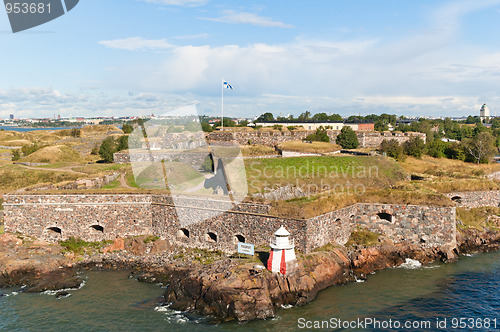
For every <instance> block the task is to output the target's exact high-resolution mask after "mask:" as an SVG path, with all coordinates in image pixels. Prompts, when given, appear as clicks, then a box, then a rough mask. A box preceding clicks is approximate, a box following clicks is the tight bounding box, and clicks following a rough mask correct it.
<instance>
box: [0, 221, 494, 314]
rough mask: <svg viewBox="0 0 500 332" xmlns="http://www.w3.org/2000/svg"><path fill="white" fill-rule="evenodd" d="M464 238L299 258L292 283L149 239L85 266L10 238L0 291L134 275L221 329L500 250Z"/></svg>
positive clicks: (254, 265) (4, 238)
mask: <svg viewBox="0 0 500 332" xmlns="http://www.w3.org/2000/svg"><path fill="white" fill-rule="evenodd" d="M457 234H458V235H457V243H458V248H457V249H455V250H450V251H442V250H439V249H426V248H422V247H419V246H414V245H408V244H392V243H383V244H380V245H377V246H373V247H368V248H357V249H354V250H351V251H348V250H347V249H346V248H344V247H334V246H328V247H326V248H322V249H321V250H319V251H316V252H313V253H310V254H298V269H297V272H296V273H294V274H291V275H289V276H286V277H284V276H282V275H278V274H272V273H270V272H269V271H267V270H266V269H263V268H262V266H261V265H262V262H260V261H259V262H258V261H249V260H246V261H245V260H242V259H237V258H227V257H223V256H221V257H220V258H219V259H216V260H214V261H213V262H211V261H210V262H201V263H197V264H193V263H192V262H189V263H188V262H182V261H179V260H176V259H175V257H173V253H174V252H175V250H173V249H171V248H170V247H169V246H168V244H167V243H164V241H163V240H159V241H158V242H157V243H150V244H146V243H145V241H142V240H141V239H139V240H138V239H133V240H128V243H127V240H123V239H117V240H116V241H115V243H114V244H113V245H111V246H110V247H109V248H107V249H105V250H104V251H105V252H107V253H103V254H97V255H92V256H89V257H85V258H82V257H77V256H75V255H73V254H69V253H67V252H66V253H65V252H64V251H63V249H62V248H61V247H60V246H58V245H49V244H46V243H43V242H39V241H28V240H27V239H25V238H23V237H20V236H15V235H11V234H3V235H0V287H2V288H5V287H11V286H23V289H22V291H24V292H43V291H47V290H54V291H55V290H61V289H74V288H78V287H80V285H81V282H82V281H81V280H80V279H79V278H78V275H77V272H78V271H79V270H81V269H103V270H105V269H127V270H131V271H133V274H134V275H135V276H136V278H137V279H138V280H140V281H145V282H155V283H163V284H165V285H168V287H167V289H166V292H165V294H164V296H163V299H162V300H161V301H162V302H163V303H162V304H163V305H169V306H170V308H172V309H175V310H181V311H196V312H198V313H201V314H203V315H211V316H213V317H215V318H216V319H217V320H218V321H229V320H235V319H236V320H238V321H249V320H254V319H266V318H271V317H274V316H275V314H276V308H277V307H280V306H284V305H303V304H306V303H309V302H311V301H312V300H314V299H315V298H316V295H317V294H318V292H319V291H321V290H323V289H325V288H327V287H330V286H332V285H337V284H345V283H347V282H352V281H355V280H357V279H364V278H366V276H367V275H368V274H370V273H373V272H375V271H377V270H381V269H385V268H390V267H395V266H399V265H401V264H402V263H404V262H405V261H406V259H414V260H418V261H419V262H420V263H422V264H428V263H431V262H434V261H436V260H442V261H445V262H453V261H455V260H457V259H458V255H459V254H469V253H476V252H488V251H493V250H498V249H499V247H500V232H496V231H491V230H490V231H484V232H480V231H477V230H474V229H466V230H461V231H460V232H457ZM162 241H163V242H162ZM265 259H266V258H265V257H263V258H261V260H262V261H263V262H265Z"/></svg>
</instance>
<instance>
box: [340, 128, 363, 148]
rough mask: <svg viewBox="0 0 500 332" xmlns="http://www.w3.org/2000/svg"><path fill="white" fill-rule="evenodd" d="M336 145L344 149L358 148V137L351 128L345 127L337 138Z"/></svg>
mask: <svg viewBox="0 0 500 332" xmlns="http://www.w3.org/2000/svg"><path fill="white" fill-rule="evenodd" d="M337 144H339V145H341V146H342V147H343V148H344V149H356V148H357V147H358V146H359V141H358V136H357V135H356V133H355V132H354V130H352V128H351V127H349V126H345V127H343V128H342V130H341V131H340V134H339V135H338V136H337Z"/></svg>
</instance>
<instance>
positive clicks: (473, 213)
mask: <svg viewBox="0 0 500 332" xmlns="http://www.w3.org/2000/svg"><path fill="white" fill-rule="evenodd" d="M491 215H497V216H498V215H500V208H494V207H480V208H473V209H467V208H457V219H458V220H460V222H461V223H462V224H461V225H459V227H460V228H475V229H478V230H479V231H483V230H484V228H485V227H488V228H493V229H496V228H495V227H494V225H492V224H489V223H488V222H487V221H488V217H489V216H491ZM497 230H498V229H497Z"/></svg>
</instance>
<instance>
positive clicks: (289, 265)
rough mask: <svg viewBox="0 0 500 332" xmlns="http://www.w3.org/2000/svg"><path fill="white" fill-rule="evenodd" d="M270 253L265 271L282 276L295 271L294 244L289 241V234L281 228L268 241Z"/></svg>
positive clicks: (291, 240)
mask: <svg viewBox="0 0 500 332" xmlns="http://www.w3.org/2000/svg"><path fill="white" fill-rule="evenodd" d="M270 246H271V252H270V254H269V259H268V261H267V269H268V270H269V271H271V272H274V273H281V274H283V275H286V274H290V273H292V272H294V271H295V270H296V269H297V259H296V257H295V243H294V240H293V239H290V233H289V232H288V231H287V230H286V229H285V227H283V226H281V227H280V228H279V229H278V230H277V231H276V233H274V236H273V237H272V238H271V240H270Z"/></svg>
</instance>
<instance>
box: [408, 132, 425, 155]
mask: <svg viewBox="0 0 500 332" xmlns="http://www.w3.org/2000/svg"><path fill="white" fill-rule="evenodd" d="M403 150H404V152H405V154H406V155H408V156H413V157H415V158H421V157H422V155H423V154H424V150H425V143H424V141H423V140H422V139H421V138H420V137H418V136H412V137H410V139H409V140H407V141H406V142H404V144H403Z"/></svg>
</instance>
